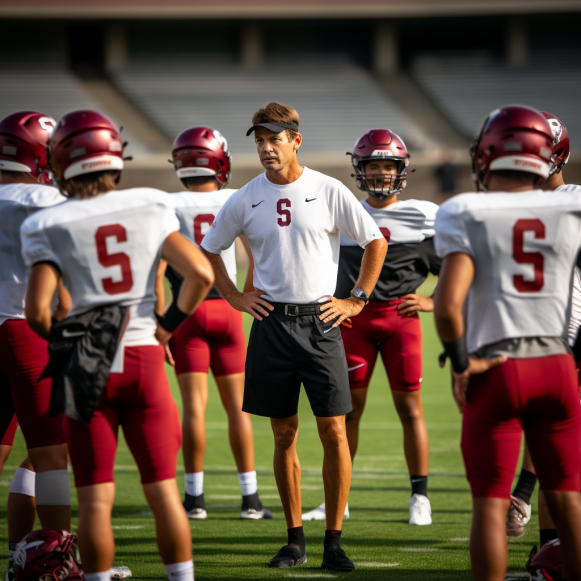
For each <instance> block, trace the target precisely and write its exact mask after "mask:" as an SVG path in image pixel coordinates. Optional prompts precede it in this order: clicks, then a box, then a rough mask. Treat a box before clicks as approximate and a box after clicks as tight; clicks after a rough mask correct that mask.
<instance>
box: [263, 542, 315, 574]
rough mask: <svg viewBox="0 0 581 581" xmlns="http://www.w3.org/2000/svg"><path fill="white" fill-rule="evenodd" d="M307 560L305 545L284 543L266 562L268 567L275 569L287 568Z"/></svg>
mask: <svg viewBox="0 0 581 581" xmlns="http://www.w3.org/2000/svg"><path fill="white" fill-rule="evenodd" d="M306 562H307V553H306V551H305V547H301V546H299V545H294V544H293V545H285V546H284V547H283V548H282V549H281V550H280V551H279V552H278V553H277V554H276V557H273V558H272V559H271V560H270V563H269V564H268V566H269V567H275V568H277V569H288V568H289V567H296V566H297V565H302V564H303V563H306Z"/></svg>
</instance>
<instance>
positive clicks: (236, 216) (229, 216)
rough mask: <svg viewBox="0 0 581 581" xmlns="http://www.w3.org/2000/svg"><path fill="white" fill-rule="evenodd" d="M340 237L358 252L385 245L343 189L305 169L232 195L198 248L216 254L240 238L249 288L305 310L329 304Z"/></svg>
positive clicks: (254, 182) (260, 179) (258, 180)
mask: <svg viewBox="0 0 581 581" xmlns="http://www.w3.org/2000/svg"><path fill="white" fill-rule="evenodd" d="M341 232H344V233H345V234H346V235H347V236H349V238H352V239H353V240H355V241H356V242H357V243H358V244H359V245H360V246H361V247H365V246H367V244H369V242H371V241H372V240H378V239H381V238H383V235H382V234H381V232H380V231H379V228H378V226H377V224H376V223H375V222H374V221H373V218H372V217H371V216H370V215H369V214H368V213H367V212H366V211H365V210H364V209H363V207H362V206H361V204H360V203H359V201H358V200H357V198H356V197H355V196H354V195H353V194H352V193H351V191H350V190H349V189H348V188H346V187H345V186H344V185H343V184H342V183H341V182H340V181H338V180H336V179H334V178H331V177H329V176H326V175H324V174H322V173H319V172H316V171H313V170H311V169H309V168H307V167H305V168H304V171H303V173H302V175H301V177H300V178H299V179H298V180H296V181H294V182H293V183H291V184H287V185H284V186H279V185H276V184H273V183H272V182H270V181H269V180H268V179H267V177H266V174H264V173H263V174H261V175H259V176H258V177H256V178H254V179H253V180H252V181H250V182H249V183H248V184H246V185H245V186H244V187H243V188H241V189H240V190H238V191H237V192H236V193H235V194H233V195H232V196H231V197H230V198H229V199H228V201H227V202H226V203H225V204H224V206H223V207H222V210H221V211H220V213H219V214H218V216H217V218H216V221H215V222H214V223H213V224H212V227H211V228H210V229H209V230H208V232H207V234H206V236H205V237H204V239H203V241H202V244H201V246H202V248H204V249H205V250H207V251H208V252H211V253H213V254H219V253H220V252H222V251H223V250H225V249H226V248H229V247H230V246H231V245H232V243H233V242H234V240H235V239H236V238H237V237H238V236H240V235H241V234H243V235H244V236H246V238H248V241H249V243H250V247H251V249H252V254H253V257H254V287H255V288H258V289H261V290H263V291H264V292H265V296H266V297H267V298H268V299H270V300H271V301H273V302H279V303H294V304H305V303H315V302H320V301H324V300H328V299H329V298H330V297H331V296H333V293H334V292H335V286H336V283H337V265H338V262H339V242H340V238H339V236H340V233H341Z"/></svg>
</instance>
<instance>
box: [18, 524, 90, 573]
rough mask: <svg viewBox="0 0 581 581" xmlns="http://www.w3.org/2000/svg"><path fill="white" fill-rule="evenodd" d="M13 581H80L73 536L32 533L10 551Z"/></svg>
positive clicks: (52, 532)
mask: <svg viewBox="0 0 581 581" xmlns="http://www.w3.org/2000/svg"><path fill="white" fill-rule="evenodd" d="M14 574H15V581H65V580H67V581H69V580H70V581H73V580H77V579H78V580H82V579H84V574H83V570H82V569H81V565H80V563H79V558H78V554H77V536H76V535H75V534H73V533H68V532H66V531H53V530H48V529H44V530H40V531H32V532H31V533H29V534H28V535H26V536H25V537H24V538H23V539H22V541H20V542H19V543H18V544H17V545H16V549H15V550H14Z"/></svg>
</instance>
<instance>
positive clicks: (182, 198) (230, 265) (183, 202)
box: [171, 190, 236, 297]
mask: <svg viewBox="0 0 581 581" xmlns="http://www.w3.org/2000/svg"><path fill="white" fill-rule="evenodd" d="M235 192H236V190H216V191H215V192H180V193H178V194H172V195H171V199H172V202H173V203H174V204H175V212H176V215H177V217H178V220H179V221H180V233H181V234H183V235H184V236H185V237H186V238H188V239H189V240H191V241H192V242H193V243H194V244H195V245H196V246H200V244H201V243H202V240H203V239H204V236H205V235H206V232H208V230H209V229H210V228H211V227H212V224H213V223H214V221H215V219H216V216H217V215H218V213H219V212H220V210H221V209H222V206H223V205H224V204H225V203H226V200H228V198H229V197H230V196H231V195H232V194H234V193H235ZM220 256H221V257H222V260H223V261H224V265H225V266H226V272H227V273H228V276H229V277H230V280H231V281H232V282H233V283H234V284H236V252H235V249H234V244H232V246H230V247H229V248H227V249H226V250H223V251H222V252H221V253H220ZM208 296H209V297H210V295H208ZM218 296H219V294H218Z"/></svg>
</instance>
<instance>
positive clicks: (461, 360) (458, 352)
mask: <svg viewBox="0 0 581 581" xmlns="http://www.w3.org/2000/svg"><path fill="white" fill-rule="evenodd" d="M442 345H444V349H445V351H446V355H447V356H448V357H449V358H450V363H451V364H452V369H453V370H454V371H455V372H456V373H464V372H465V371H466V370H467V369H468V365H469V361H468V348H467V347H466V336H465V335H462V336H461V337H460V338H459V339H456V341H442Z"/></svg>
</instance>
